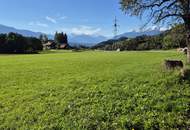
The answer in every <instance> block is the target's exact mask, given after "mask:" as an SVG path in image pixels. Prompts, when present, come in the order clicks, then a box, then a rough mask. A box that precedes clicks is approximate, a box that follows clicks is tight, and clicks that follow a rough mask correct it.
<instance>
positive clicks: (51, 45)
mask: <svg viewBox="0 0 190 130" xmlns="http://www.w3.org/2000/svg"><path fill="white" fill-rule="evenodd" d="M43 48H44V50H49V49H56V48H57V44H56V43H55V42H54V41H53V40H48V41H47V43H45V44H43Z"/></svg>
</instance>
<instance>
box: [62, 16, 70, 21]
mask: <svg viewBox="0 0 190 130" xmlns="http://www.w3.org/2000/svg"><path fill="white" fill-rule="evenodd" d="M67 18H68V17H67V16H62V17H60V19H62V20H65V19H67Z"/></svg>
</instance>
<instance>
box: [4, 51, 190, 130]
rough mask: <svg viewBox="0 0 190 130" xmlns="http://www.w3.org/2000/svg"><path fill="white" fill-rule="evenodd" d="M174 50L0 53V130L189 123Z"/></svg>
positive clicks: (188, 90) (189, 93) (188, 89)
mask: <svg viewBox="0 0 190 130" xmlns="http://www.w3.org/2000/svg"><path fill="white" fill-rule="evenodd" d="M164 59H179V60H184V59H185V56H184V55H183V54H180V53H176V52H174V51H170V52H169V51H168V52H167V51H166V52H165V51H159V52H156V51H152V52H101V51H100V52H93V51H87V52H67V51H65V52H62V51H58V52H54V53H47V54H46V53H45V54H35V55H0V129H23V130H27V129H28V130H32V129H45V130H47V129H65V130H69V129H73V130H74V129H89V130H94V129H102V130H106V129H107V130H112V129H113V130H114V129H118V130H122V129H143V128H144V129H177V128H184V129H186V128H188V127H189V126H190V117H189V114H190V106H189V104H190V85H189V84H188V83H187V82H180V79H179V71H174V72H173V71H172V72H171V71H166V70H165V69H164V68H163V65H162V64H163V61H164Z"/></svg>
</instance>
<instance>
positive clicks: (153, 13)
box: [120, 0, 190, 64]
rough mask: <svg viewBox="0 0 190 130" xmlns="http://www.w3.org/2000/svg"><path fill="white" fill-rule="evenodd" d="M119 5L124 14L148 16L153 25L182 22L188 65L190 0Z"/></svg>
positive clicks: (131, 1)
mask: <svg viewBox="0 0 190 130" xmlns="http://www.w3.org/2000/svg"><path fill="white" fill-rule="evenodd" d="M120 3H121V6H122V10H123V11H125V13H127V14H130V15H132V16H141V17H142V16H145V15H144V14H148V18H149V20H148V21H153V22H154V23H162V22H166V21H170V22H172V23H176V22H179V21H180V22H183V23H184V25H185V28H186V34H187V37H186V44H187V47H188V51H187V62H188V63H189V64H190V0H120ZM146 18H147V17H146Z"/></svg>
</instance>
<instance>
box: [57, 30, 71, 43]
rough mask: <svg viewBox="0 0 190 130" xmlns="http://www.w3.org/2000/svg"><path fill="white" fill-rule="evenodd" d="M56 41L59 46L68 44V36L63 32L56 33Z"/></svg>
mask: <svg viewBox="0 0 190 130" xmlns="http://www.w3.org/2000/svg"><path fill="white" fill-rule="evenodd" d="M54 41H55V42H56V43H57V44H68V37H67V34H66V33H63V32H61V33H58V32H56V33H55V37H54Z"/></svg>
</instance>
